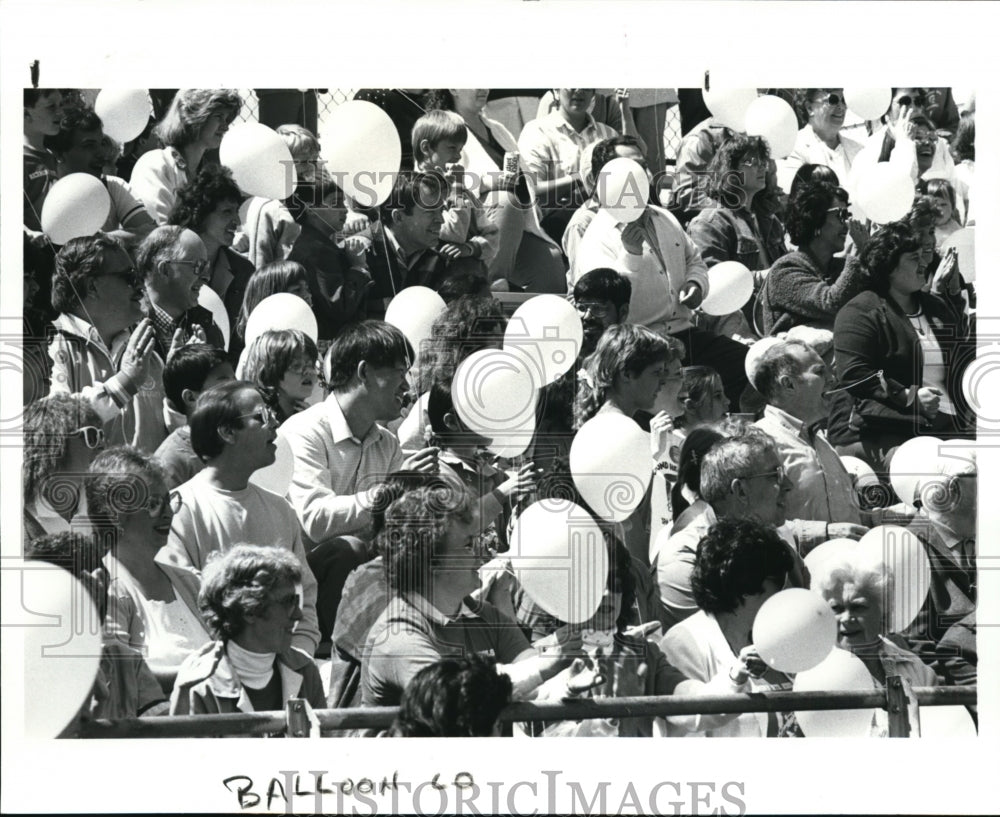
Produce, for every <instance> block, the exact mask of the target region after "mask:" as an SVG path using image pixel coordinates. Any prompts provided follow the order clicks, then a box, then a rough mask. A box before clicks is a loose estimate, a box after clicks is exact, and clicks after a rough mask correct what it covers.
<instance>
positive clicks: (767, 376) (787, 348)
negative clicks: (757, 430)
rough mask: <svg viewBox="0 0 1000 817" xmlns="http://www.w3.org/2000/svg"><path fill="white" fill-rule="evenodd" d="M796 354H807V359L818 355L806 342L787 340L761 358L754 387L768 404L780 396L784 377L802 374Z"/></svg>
mask: <svg viewBox="0 0 1000 817" xmlns="http://www.w3.org/2000/svg"><path fill="white" fill-rule="evenodd" d="M796 352H798V353H800V354H801V353H805V354H806V356H807V357H811V356H812V355H814V354H817V353H816V350H815V349H813V348H812V346H810V345H809V344H808V343H805V342H804V341H801V340H785V341H781V342H780V343H775V344H774V345H773V346H771V347H770V348H768V349H767V350H766V351H765V352H764V354H762V355H761V356H760V360H759V361H758V362H757V367H756V369H755V370H754V378H753V379H754V386H755V387H756V389H757V391H758V392H760V394H761V396H762V397H763V398H764V399H765V400H767V401H768V402H770V401H771V400H773V399H774V397H775V395H776V394H778V391H779V389H780V387H781V378H782V377H784V376H786V375H788V376H790V377H793V378H797V377H798V376H799V375H800V374H801V373H802V369H801V367H802V364H801V362H800V361H799V359H798V357H796V355H795V353H796ZM817 357H818V355H817Z"/></svg>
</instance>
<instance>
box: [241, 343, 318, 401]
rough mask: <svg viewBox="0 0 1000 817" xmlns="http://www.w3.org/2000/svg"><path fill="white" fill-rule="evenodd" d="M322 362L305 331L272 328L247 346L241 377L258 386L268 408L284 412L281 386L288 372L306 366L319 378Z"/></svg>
mask: <svg viewBox="0 0 1000 817" xmlns="http://www.w3.org/2000/svg"><path fill="white" fill-rule="evenodd" d="M318 363H319V352H318V351H317V349H316V344H315V343H314V342H313V339H312V338H311V337H309V336H308V335H307V334H306V333H305V332H303V331H302V330H300V329H271V330H268V331H267V332H262V333H261V334H260V335H258V336H257V337H256V338H254V341H253V343H251V344H250V345H249V346H248V347H247V350H246V359H245V361H244V363H243V371H242V372H241V374H242V375H243V379H244V380H248V381H250V382H251V383H253V384H254V385H255V386H256V387H257V389H258V390H259V391H260V393H261V394H262V395H263V396H264V402H265V403H267V405H268V406H270V407H271V408H272V409H275V410H276V411H279V412H280V406H279V404H278V387H279V385H280V384H281V380H282V378H283V377H284V376H285V374H286V372H288V370H289V369H290V368H292V367H293V366H302V367H305V368H307V369H308V370H309V371H311V372H314V373H315V375H316V376H317V377H318V375H319V372H318V370H317V364H318ZM281 419H282V420H284V419H287V418H284V417H282V418H281Z"/></svg>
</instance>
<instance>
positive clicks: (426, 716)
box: [389, 654, 513, 738]
mask: <svg viewBox="0 0 1000 817" xmlns="http://www.w3.org/2000/svg"><path fill="white" fill-rule="evenodd" d="M512 693H513V686H512V685H511V682H510V678H508V677H507V676H506V675H501V674H500V673H498V672H497V670H496V662H495V661H493V660H492V659H489V658H482V657H480V656H478V655H475V654H473V655H470V656H469V657H467V658H460V659H457V660H455V659H448V658H445V659H442V660H441V661H437V662H435V663H433V664H431V665H430V666H427V667H424V668H423V669H422V670H420V672H418V673H417V674H416V675H414V676H413V679H412V680H411V681H410V683H408V684H407V685H406V689H405V690H404V691H403V697H402V700H401V701H400V702H399V714H398V715H397V716H396V720H395V721H394V722H393V724H392V728H391V729H390V730H389V737H394V738H475V737H479V738H486V737H496V736H498V735H499V734H500V725H499V723H498V722H497V718H499V716H500V712H501V711H503V708H504V707H505V706H507V704H509V703H510V700H511V695H512Z"/></svg>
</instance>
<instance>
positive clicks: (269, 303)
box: [244, 292, 319, 347]
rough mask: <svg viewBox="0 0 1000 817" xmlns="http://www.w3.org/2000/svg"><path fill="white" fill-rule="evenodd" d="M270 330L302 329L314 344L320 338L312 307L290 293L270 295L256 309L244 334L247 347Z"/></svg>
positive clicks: (251, 314)
mask: <svg viewBox="0 0 1000 817" xmlns="http://www.w3.org/2000/svg"><path fill="white" fill-rule="evenodd" d="M269 329H301V330H302V331H303V332H305V333H306V334H307V335H308V336H309V337H311V338H312V339H313V341H314V342H315V341H316V339H317V338H318V337H319V327H318V326H317V324H316V316H315V315H314V314H313V311H312V307H311V306H309V304H307V303H306V302H305V301H304V300H302V298H300V297H299V296H298V295H292V293H290V292H278V293H277V294H275V295H269V296H268V297H266V298H265V299H264V300H263V301H261V302H260V303H259V304H257V306H256V307H254V310H253V312H251V313H250V317H249V318H248V319H247V328H246V332H245V333H244V337H245V340H246V344H247V346H248V347H249V346H250V344H251V343H253V342H254V340H256V339H257V337H258V336H259V335H260V334H262V333H263V332H266V331H268V330H269Z"/></svg>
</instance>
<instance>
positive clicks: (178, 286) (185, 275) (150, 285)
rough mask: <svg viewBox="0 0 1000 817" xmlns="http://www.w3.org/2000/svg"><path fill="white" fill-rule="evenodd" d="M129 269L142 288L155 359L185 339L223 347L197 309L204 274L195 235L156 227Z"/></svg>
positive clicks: (210, 322) (202, 256)
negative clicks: (135, 269)
mask: <svg viewBox="0 0 1000 817" xmlns="http://www.w3.org/2000/svg"><path fill="white" fill-rule="evenodd" d="M135 265H136V267H137V269H138V271H139V276H140V278H141V279H142V281H143V284H144V285H145V289H146V299H145V301H144V302H143V308H144V309H145V312H146V316H147V318H148V319H149V320H150V322H151V323H152V326H153V329H154V330H155V342H156V346H155V349H156V352H157V354H158V355H159V356H160V358H161V359H163V360H166V359H167V357H169V356H170V350H171V349H172V348H176V347H179V346H181V345H183V344H184V343H187V342H188V341H189V340H191V339H192V338H193V339H196V340H197V341H198V342H199V343H208V344H211V345H212V346H216V347H218V348H219V349H223V348H224V347H225V341H224V339H223V337H222V330H220V329H219V327H218V326H216V324H215V321H214V320H213V318H212V313H211V312H209V311H208V310H207V309H206V308H205V307H203V306H199V305H198V291H199V290H200V289H201V288H202V287H203V286H204V285H205V284H206V283H208V278H209V275H210V272H209V266H208V251H207V250H206V248H205V244H204V243H203V242H202V240H201V239H200V238H199V237H198V235H197V234H196V233H194V232H193V231H191V230H188V229H185V228H184V227H176V226H169V227H157V228H156V229H155V230H153V232H151V233H150V234H149V235H148V236H147V237H146V239H145V240H144V241H143V242H142V244H140V245H139V249H138V250H136V253H135Z"/></svg>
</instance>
